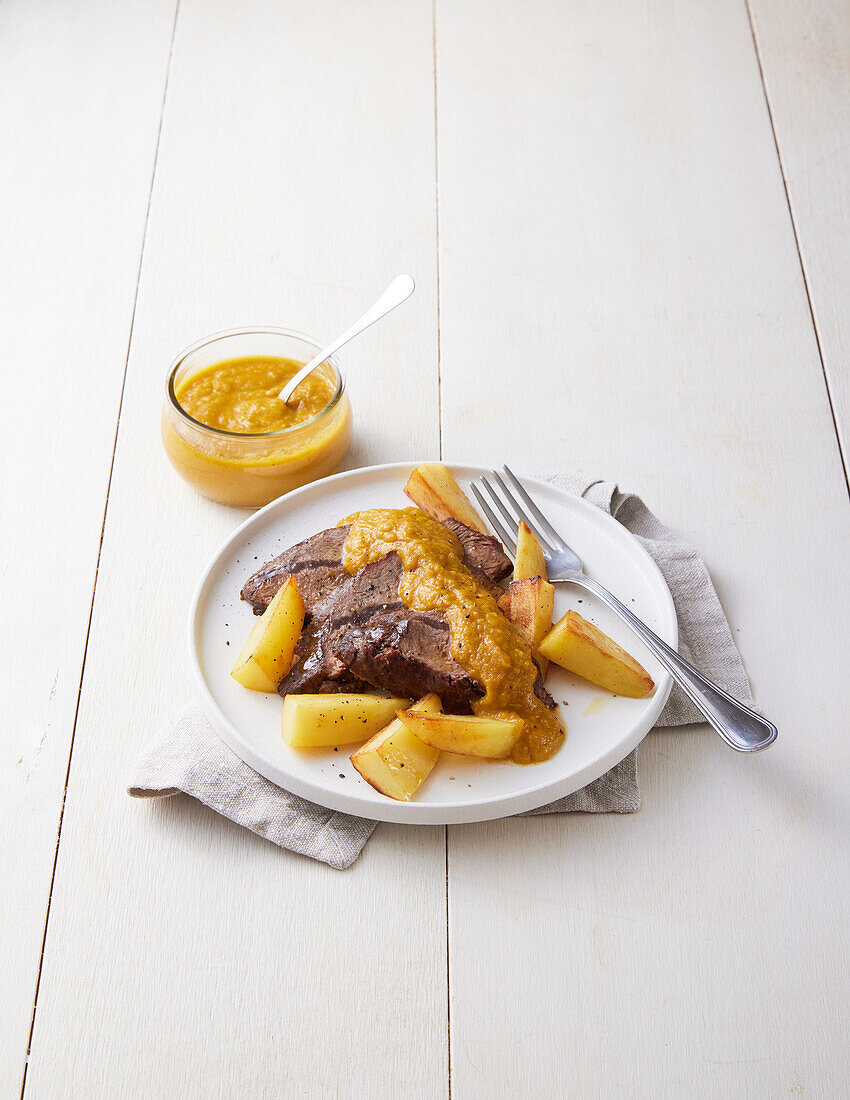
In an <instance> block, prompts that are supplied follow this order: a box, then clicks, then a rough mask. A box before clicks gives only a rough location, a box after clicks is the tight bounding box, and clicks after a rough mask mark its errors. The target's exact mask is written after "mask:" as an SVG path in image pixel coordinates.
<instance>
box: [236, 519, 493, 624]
mask: <svg viewBox="0 0 850 1100" xmlns="http://www.w3.org/2000/svg"><path fill="white" fill-rule="evenodd" d="M443 522H444V526H445V527H447V528H448V529H449V530H450V531H451V532H452V533H453V534H455V535H456V536H457V538H458V540H459V541H460V544H461V547H462V549H463V562H464V565H466V566H467V568H468V569H469V570H470V571H471V572H472V573H473V574H474V575H475V576H476V577H477V578H478V579H479V580H480V581H481V582H482V583H483V584H485V585H486V586H493V585H495V584H498V582H499V581H501V580H504V578H505V577H506V576H507V575H508V573H510V571H511V561H510V558H509V557H508V556H507V554H506V553H505V551H504V550H503V549H502V547H501V545H500V543H499V542H498V540H496V539H494V538H493V537H492V536H491V535H482V534H481V533H480V532H479V531H473V530H472V528H471V527H467V526H466V524H463V523H461V522H460V521H459V520H455V519H447V520H444V521H443ZM349 530H350V528H349V527H348V526H343V527H329V528H328V529H327V531H320V532H319V533H318V534H317V535H313V536H312V537H311V538H309V539H304V541H303V542H299V543H297V544H296V545H295V546H292V547H290V548H289V549H288V550H284V552H283V553H282V554H278V556H277V557H276V558H272V560H271V561H267V562H266V564H265V565H264V566H262V568H261V569H258V570H257V572H256V573H255V574H254V575H253V576H252V577H249V579H248V580H247V581H246V582H245V585H244V587H243V588H242V599H243V600H247V601H248V603H250V604H251V605H252V606H253V608H254V614H255V615H262V613H263V612H264V611H265V609H266V608H267V607H268V606H269V604H270V603H271V601H272V599H273V597H274V595H275V593H276V592H277V590H278V589H279V588H280V586H281V585H282V584H283V582H284V580H285V579H286V578H287V577H288V576H290V574H291V575H292V576H293V577H295V579H296V581H297V582H298V591H299V592H300V593H301V599H302V600H303V601H304V606H305V608H306V610H307V616H308V618H309V617H310V616H311V615H312V614H313V609H314V607H315V606H316V605H317V604H319V603H321V602H322V600H324V599H325V597H326V596H328V595H329V594H330V593H331V592H332V591H333V590H334V589H335V588H336V587H337V586H338V585H340V584H342V583H343V582H344V581H345V580H346V579H347V577H348V574H347V573H346V571H345V568H344V567H343V564H342V551H343V547H344V546H345V540H346V538H347V537H348V532H349Z"/></svg>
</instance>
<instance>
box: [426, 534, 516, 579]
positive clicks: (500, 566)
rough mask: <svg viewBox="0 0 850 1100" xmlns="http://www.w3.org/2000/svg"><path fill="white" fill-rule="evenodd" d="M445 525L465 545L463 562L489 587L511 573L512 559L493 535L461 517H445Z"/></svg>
mask: <svg viewBox="0 0 850 1100" xmlns="http://www.w3.org/2000/svg"><path fill="white" fill-rule="evenodd" d="M442 522H443V526H444V527H448V529H449V530H450V531H451V532H452V533H453V534H455V535H457V537H458V539H459V540H460V544H461V546H462V547H463V562H464V565H466V567H467V568H468V569H469V571H470V572H471V573H474V574H475V576H476V577H477V578H478V580H479V581H481V582H482V583H483V584H485V585H487V586H488V587H490V586H492V585H494V584H498V583H499V581H501V580H504V578H505V577H506V576H507V575H508V573H510V571H511V569H512V568H513V566H512V565H511V559H510V558H509V557H508V555H507V554H506V553H505V551H504V550H503V549H502V544H501V543H500V542H499V540H498V539H494V538H493V536H492V535H482V534H481V532H480V531H474V530H473V529H472V528H471V527H467V526H466V524H465V523H461V522H460V520H459V519H444V520H443V521H442Z"/></svg>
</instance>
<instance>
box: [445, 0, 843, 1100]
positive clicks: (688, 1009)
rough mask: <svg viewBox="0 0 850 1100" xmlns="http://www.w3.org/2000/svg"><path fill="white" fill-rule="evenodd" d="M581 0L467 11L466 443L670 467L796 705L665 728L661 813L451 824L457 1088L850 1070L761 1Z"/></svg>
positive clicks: (449, 375)
mask: <svg viewBox="0 0 850 1100" xmlns="http://www.w3.org/2000/svg"><path fill="white" fill-rule="evenodd" d="M557 12H558V6H557V5H555V4H552V5H543V4H540V5H533V6H532V7H531V9H529V7H525V8H523V11H522V15H521V17H520V16H519V15H518V17H517V18H515V19H510V18H509V17H508V16H507V14H506V13H505V12H503V13H502V17H501V18H492V17H491V15H490V13H491V6H490V5H488V4H486V3H481V4H473V3H468V4H464V5H462V6H446V7H445V8H442V7H441V8H440V14H439V20H438V47H439V49H438V66H439V67H438V87H439V100H438V117H439V120H440V127H439V150H438V151H439V163H440V193H439V197H440V207H439V209H440V244H441V251H440V284H441V288H442V300H441V328H442V337H443V339H442V355H441V360H442V374H443V405H442V417H443V443H444V448H445V451H446V453H447V454H450V455H460V456H465V455H473V454H474V455H476V456H477V457H476V461H479V462H481V463H487V462H493V463H497V462H501V461H508V462H512V463H514V464H516V466H517V467H521V468H523V469H526V470H529V471H531V472H540V471H542V472H555V471H558V470H572V469H575V468H576V467H579V468H581V469H583V470H584V471H585V472H586V473H587V474H589V475H595V476H604V477H608V478H612V479H615V480H618V481H619V482H620V483H621V484H622V486H623V487H624V488H630V489H633V490H636V491H639V492H641V493H642V494H644V495H645V497H646V499H647V500H648V501H650V502H651V504H652V506H653V507H654V508H656V509H657V510H658V512H659V514H660V515H661V516H662V517H663V518H664V519H665V520H667V521H668V522H670V523H671V524H673V525H675V526H676V527H678V528H679V529H681V530H683V531H684V532H686V533H687V534H688V535H690V536H692V537H693V539H694V540H695V541H696V542H697V543H698V544H699V545H700V546H701V547H702V548H703V550H704V553H705V557H706V559H707V561H708V562H709V564H710V566H711V568H712V571H713V574H714V576H715V577H716V578H717V581H718V584H719V588H720V592H721V595H722V597H723V599H724V602H725V605H726V607H727V609H728V612H729V613H730V615H731V618H732V622H733V624H734V625H735V627H737V628H738V630H739V631H740V632H739V633H737V634H736V638H737V639H739V640H740V646H741V649H742V652H743V656H744V659H745V662H746V665H747V668H748V671H749V673H750V675H751V677H752V681H753V684H754V688H755V691H756V694H757V697H758V699H759V701H760V703H761V704H762V706H763V707H764V708H765V711H766V712H767V713H768V714H771V715H773V716H774V717H775V719H776V721H777V722H778V724H779V726H780V731H781V732H780V740H779V742H778V743H777V745H776V746H775V747H774V748H772V749H771V750H770V751H769V752H767V753H765V754H764V755H762V756H758V757H755V758H752V759H745V758H741V757H739V756H736V755H734V754H732V753H730V752H729V751H728V749H726V748H725V747H724V746H723V744H722V743H721V742H720V740H719V739H718V738H717V737H716V736H715V735H713V734H712V733H711V732H710V731H708V730H707V729H705V728H701V729H698V730H691V731H687V732H685V731H681V732H680V731H672V732H665V733H663V734H660V735H659V734H655V735H652V736H651V737H650V738H649V739H648V742H647V743H646V748H645V749H644V750H643V751H642V755H641V769H640V770H641V782H642V787H643V798H644V805H643V809H642V812H641V813H640V814H639V815H638V816H637V817H635V818H619V819H618V818H614V817H598V818H596V817H583V818H582V817H575V818H571V819H570V820H568V821H564V820H559V819H553V818H535V819H534V820H533V821H528V820H508V821H503V822H499V823H495V824H491V825H483V826H475V827H473V826H469V827H465V828H453V829H452V830H450V842H449V871H450V873H449V918H450V922H449V939H450V944H451V956H450V984H451V1025H452V1027H451V1035H452V1066H453V1085H454V1090H453V1096H456V1097H457V1096H460V1097H472V1096H474V1097H479V1096H481V1097H483V1096H494V1095H497V1096H520V1095H523V1096H525V1095H527V1096H558V1095H569V1096H669V1097H682V1096H705V1097H729V1098H730V1100H732V1098H737V1097H741V1096H754V1097H756V1096H778V1095H783V1094H787V1093H789V1092H792V1093H793V1092H795V1091H796V1092H801V1091H802V1090H803V1089H805V1092H806V1093H807V1094H809V1093H813V1094H815V1095H818V1096H837V1095H840V1094H841V1093H842V1092H843V1090H844V1087H846V1081H847V1069H848V1066H847V1059H846V1033H845V1028H846V988H847V986H846V979H847V976H848V961H847V955H846V939H845V936H846V927H847V920H848V915H849V914H848V909H850V896H848V889H847V867H848V863H847V857H848V836H850V813H848V806H847V802H846V798H845V797H844V794H843V792H844V791H845V790H846V788H847V782H848V778H850V775H849V774H848V772H850V768H848V756H847V753H846V751H845V748H846V736H847V729H846V725H847V721H846V716H847V713H848V705H850V698H848V691H847V684H846V676H845V674H844V670H845V668H846V662H847V654H846V646H845V645H844V644H843V643H841V642H839V641H838V633H837V631H838V632H840V628H839V627H838V624H839V623H841V622H843V621H844V619H845V618H846V616H847V614H848V613H850V599H848V586H847V572H846V562H847V550H846V547H847V544H848V538H850V523H848V519H850V516H848V508H847V497H846V490H845V485H844V478H843V473H842V469H841V465H840V461H839V456H838V453H837V448H836V443H835V436H834V434H833V430H832V424H831V419H830V415H829V409H828V404H827V400H826V392H825V388H824V383H823V377H822V374H821V369H820V364H819V360H818V354H817V347H816V342H815V339H814V335H813V332H812V327H811V323H810V319H809V317H808V307H807V302H806V296H805V290H804V286H803V283H802V279H801V275H800V269H799V264H798V262H797V255H796V248H795V244H794V237H793V232H792V227H791V225H790V222H789V219H788V216H787V207H786V203H785V196H784V191H783V185H782V177H781V174H780V171H779V166H778V163H777V160H776V155H775V150H774V147H773V140H772V135H771V131H770V125H769V120H768V117H767V111H766V108H765V102H764V96H763V92H762V87H761V82H760V77H759V71H758V66H757V63H756V58H755V55H754V52H753V49H752V41H751V40H749V41H748V39H749V28H748V23H747V16H746V11H745V9H744V8H743V7H742V6H741V5H739V4H736V3H718V4H712V5H706V6H704V7H703V8H702V9H697V8H696V7H695V6H694V5H688V6H687V11H685V10H684V9H681V8H675V7H673V6H671V5H656V6H648V7H647V6H644V5H634V6H624V5H622V4H616V3H614V4H596V5H593V6H592V7H588V8H586V9H584V11H583V13H582V12H581V11H579V10H577V9H576V8H572V9H571V17H570V18H569V19H568V20H567V19H561V20H559V19H558V15H557ZM588 59H592V60H591V61H589V60H588ZM721 72H723V73H725V74H727V77H726V78H725V79H722V80H718V79H716V76H717V74H720V73H721ZM529 73H533V76H532V77H529V76H528V74H529ZM706 89H711V94H710V96H708V95H707V94H706ZM505 135H507V137H508V140H505ZM494 242H498V244H497V246H496V245H495V244H494ZM496 255H497V256H498V262H494V260H495V259H496ZM471 287H474V288H475V293H476V296H477V299H478V302H479V305H478V308H477V309H476V310H474V311H470V310H468V309H467V308H466V296H467V293H468V288H471ZM514 369H516V381H515V382H514V384H513V387H512V388H511V390H510V393H509V395H505V393H504V392H503V391H502V390H501V389H495V390H494V389H493V388H492V387H491V386H490V384H489V383H490V380H491V379H492V378H493V377H494V375H495V377H496V378H498V379H499V380H500V381H504V382H507V381H508V379H509V377H510V374H511V372H512V371H513V370H514ZM795 633H799V636H800V637H799V641H795V639H794V637H793V635H794V634H795ZM842 861H843V862H842ZM842 941H843V942H842ZM485 984H486V988H487V996H486V997H482V996H481V988H482V985H485ZM838 1051H842V1053H841V1054H840V1055H839V1054H838V1053H837V1052H838ZM561 1090H563V1091H561Z"/></svg>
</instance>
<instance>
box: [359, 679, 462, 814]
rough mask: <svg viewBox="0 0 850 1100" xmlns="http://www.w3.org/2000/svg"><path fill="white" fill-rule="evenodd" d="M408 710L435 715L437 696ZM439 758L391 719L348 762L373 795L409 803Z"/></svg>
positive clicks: (429, 696) (437, 707)
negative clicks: (376, 793)
mask: <svg viewBox="0 0 850 1100" xmlns="http://www.w3.org/2000/svg"><path fill="white" fill-rule="evenodd" d="M410 710H411V711H412V712H415V713H416V714H423V713H424V714H433V713H436V712H439V711H440V710H441V703H440V699H439V696H437V695H433V694H431V695H426V696H425V697H424V698H423V699H420V700H419V702H418V703H414V705H413V706H412V707H411V708H410ZM439 756H440V750H439V749H435V748H432V747H431V746H430V745H426V744H425V742H424V741H421V740H420V739H419V738H418V737H417V736H416V734H415V733H411V732H410V730H409V729H408V728H407V726H405V725H404V723H403V722H401V721H400V720H399V719H398V718H395V719H394V720H393V721H392V722H390V724H389V725H388V726H386V727H385V728H384V729H382V730H380V731H379V732H378V733H376V734H375V736H374V737H372V738H371V739H370V740H369V741H367V742H366V744H365V745H361V746H360V748H359V749H355V751H354V752H353V753H352V754H351V757H350V760H351V763H352V764H353V765H354V767H355V768H356V769H357V771H358V772H360V774H361V775H362V776H363V778H364V779H365V780H366V782H367V783H369V784H371V786H373V787H374V788H375V790H376V791H380V792H381V794H385V795H387V797H388V798H394V799H396V801H397V802H409V801H410V799H411V798H412V797H413V795H415V794H416V792H417V791H418V790H419V788H420V787H421V785H422V784H423V782H424V781H425V780H426V779H427V778H428V776H429V775H430V774H431V770H432V769H433V767H434V765H435V764H436V763H437V760H438V759H439Z"/></svg>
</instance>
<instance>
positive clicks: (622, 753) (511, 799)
mask: <svg viewBox="0 0 850 1100" xmlns="http://www.w3.org/2000/svg"><path fill="white" fill-rule="evenodd" d="M428 461H433V460H428ZM443 464H444V465H446V466H448V468H449V469H452V468H456V467H462V468H464V469H474V470H479V471H481V472H484V473H486V472H487V470H486V468H485V467H480V466H473V465H471V464H470V463H464V462H456V463H452V462H444V463H443ZM418 465H421V463H420V462H413V461H407V462H385V463H380V464H378V465H374V466H360V467H357V468H355V469H353V470H343V471H340V472H338V473H336V474H331V475H329V476H328V477H325V478H320V479H319V480H318V481H313V482H309V483H308V484H307V485H302V486H300V487H299V488H298V489H293V490H292V491H291V492H289V493H286V494H284V495H283V496H280V497H276V498H275V499H274V500H272V501H270V502H269V503H268V504H266V505H264V506H263V507H262V508H259V509H257V510H256V511H255V512H252V513H251V515H250V516H247V517H246V518H245V519H244V520H243V521H242V523H240V524H239V525H238V526H237V527H236V528H235V529H234V530H233V531H232V532H231V533H230V535H229V536H228V537H227V538H226V539H225V540H224V541H223V542H222V543H221V544H220V545H219V547H218V549H217V550H216V552H215V554H214V555H213V556H212V558H211V559H210V560H209V561H208V563H207V565H206V567H205V568H204V569H203V571H202V573H201V575H200V578H199V580H198V582H197V584H196V585H195V590H194V592H193V595H192V600H191V603H190V606H189V617H188V639H187V640H188V644H189V660H190V665H191V667H192V672H193V675H194V678H195V684H196V687H197V689H198V691H199V693H200V702H201V708H202V710H203V712H204V715H205V717H206V718H207V720H208V721H209V722H210V724H211V725H212V727H213V729H214V731H215V733H216V734H217V736H218V737H219V738H220V739H221V740H222V741H223V742H224V744H225V745H226V746H227V747H228V748H229V749H230V750H231V751H232V752H234V753H235V754H236V755H237V756H238V757H239V758H240V759H241V760H242V761H243V762H244V763H246V764H247V765H248V766H249V767H250V768H253V770H254V771H256V772H257V773H258V774H259V775H261V776H262V777H263V778H264V779H266V780H268V781H269V782H270V783H273V784H274V785H275V786H276V787H280V788H281V789H282V790H285V791H287V792H288V793H290V794H294V795H296V796H297V797H299V798H304V799H305V800H306V801H308V802H312V803H314V804H316V805H320V806H322V807H323V808H325V809H329V810H332V811H334V812H336V813H344V814H348V815H350V816H352V817H358V818H362V819H364V820H372V821H389V822H394V823H396V824H403V825H456V824H466V823H473V822H476V821H493V820H498V819H499V818H503V817H513V816H515V815H516V814H522V813H526V812H527V811H529V810H534V809H539V808H540V807H541V806H545V805H547V804H548V803H550V802H554V801H557V800H558V799H560V798H564V797H566V796H567V795H569V794H573V793H574V792H575V791H578V790H581V788H582V787H585V786H587V784H588V783H592V782H593V781H594V780H595V779H598V778H599V777H600V776H602V775H604V774H605V772H607V771H609V770H610V769H611V768H613V767H614V766H615V765H616V764H618V763H620V762H621V761H622V760H624V759H625V758H626V757H627V756H628V755H629V753H630V752H632V750H633V749H635V748H636V747H637V746H638V745H639V744H640V742H641V741H642V740H643V738H644V737H645V736H646V734H647V733H648V732H649V731H650V730H651V729H652V727H653V726H654V725H655V723H656V721H657V720H658V716H659V715H660V714H661V711H662V710H663V709H664V705H665V704H666V702H667V699H668V697H669V695H670V691H671V689H672V686H673V680H672V677H671V676H670V674H669V672H667V671H666V670H664V671H663V673H662V676H663V680H662V682H660V683H659V684H658V685H657V689H656V694H655V699H654V702H653V705H652V707H650V709H649V710H648V711H647V713H646V714H645V715H644V716H643V717H642V718H641V719H640V720H639V721H638V722H636V723H635V725H634V727H633V728H632V730H631V731H630V733H629V734H628V735H627V737H626V738H625V739H624V740H623V741H621V742H619V743H618V744H617V746H616V747H615V748H613V749H608V750H606V751H604V752H602V753H600V754H599V756H597V757H594V758H593V760H591V761H590V762H589V763H588V764H586V765H585V766H584V767H583V768H581V769H580V770H579V771H578V772H573V773H572V774H571V775H570V776H569V777H566V778H564V779H562V780H560V781H555V782H551V781H550V782H548V783H547V782H544V783H541V784H539V785H538V786H536V787H532V788H531V789H530V790H526V791H523V792H521V793H519V794H511V795H507V796H505V797H504V798H499V799H494V798H493V797H492V796H490V797H485V798H481V799H470V801H469V802H463V803H417V802H416V801H415V800H412V801H410V802H396V801H394V800H393V799H390V798H388V799H387V803H388V805H387V806H384V804H383V803H376V804H374V809H373V808H372V804H370V806H369V808H368V809H366V808H362V809H361V808H358V807H353V806H352V805H351V802H352V801H353V800H356V798H357V796H356V795H352V794H348V793H346V792H340V793H339V794H336V795H335V794H332V793H331V790H326V789H325V788H324V787H319V786H317V785H315V784H313V783H312V782H311V781H310V780H307V779H302V778H299V777H298V776H291V775H287V776H286V777H285V778H286V782H285V783H284V782H281V779H280V776H279V774H278V773H277V771H276V769H275V768H274V767H272V766H269V764H268V763H267V761H266V760H265V759H264V758H263V757H262V756H261V754H260V753H259V752H257V751H255V750H254V748H253V746H252V745H251V743H250V742H249V741H247V740H246V739H245V738H244V737H243V736H242V735H241V734H240V733H239V731H238V729H236V727H235V726H233V724H232V723H231V722H230V721H229V720H228V718H227V717H226V716H225V715H224V713H223V712H222V711H221V710H220V708H219V707H218V704H217V703H216V702H215V699H214V698H213V696H212V694H211V692H210V689H209V687H208V686H207V683H206V679H205V676H204V673H203V669H202V666H201V661H200V657H199V653H198V644H197V632H198V629H199V621H198V616H199V610H200V605H201V600H202V598H203V595H204V592H205V589H206V586H207V584H208V583H209V581H210V578H211V576H212V574H213V572H214V570H215V569H216V567H217V566H218V564H219V562H220V560H221V558H223V557H224V556H225V555H226V554H227V552H228V551H229V550H230V548H231V547H232V545H233V544H234V543H236V542H237V541H238V540H239V539H240V537H241V535H242V533H243V531H245V530H246V528H249V527H251V526H253V525H254V524H256V523H257V521H258V520H260V519H261V518H262V517H263V516H265V515H266V513H267V512H269V511H270V510H271V509H273V508H276V507H277V506H279V505H280V503H281V501H283V500H285V501H287V502H291V501H293V500H297V498H298V497H299V496H300V495H301V494H306V493H307V492H308V491H315V489H316V487H318V486H328V485H330V484H331V483H334V482H339V481H344V480H345V479H347V478H351V477H353V476H355V475H360V476H362V475H364V474H366V475H369V474H372V475H374V474H386V473H391V472H393V471H396V470H407V471H410V470H412V469H415V467H416V466H418ZM518 476H519V477H520V479H521V481H522V482H523V483H524V484H528V485H529V486H532V487H533V486H534V485H538V486H540V487H541V488H544V489H547V490H549V489H555V490H556V491H557V492H560V493H563V494H564V495H565V496H567V497H570V498H571V499H572V500H573V501H574V502H576V503H577V504H578V505H579V507H580V508H585V509H589V510H590V511H589V513H588V514H592V515H593V516H594V518H595V519H596V520H602V521H603V526H605V525H606V524H614V525H615V526H616V528H617V529H618V531H619V533H621V534H625V535H626V536H627V539H628V540H629V541H630V542H631V544H632V549H633V550H634V551H635V553H636V554H637V556H638V557H640V558H642V559H643V560H644V562H645V564H647V565H648V566H649V570H650V572H652V573H654V574H655V576H656V578H657V580H659V581H660V591H661V593H662V595H663V596H664V598H665V603H666V607H665V609H664V610H665V611H666V613H667V616H668V622H666V623H662V624H660V628H661V629H662V630H664V629H665V628H668V629H669V630H670V637H669V638H667V639H665V640H667V641H668V644H670V645H672V647H673V648H674V649H677V648H678V634H679V631H678V618H677V615H676V607H675V604H674V602H673V597H672V595H671V593H670V589H669V587H668V585H667V582H666V580H665V578H664V574H663V573H662V572H661V570H660V568H659V567H658V564H657V562H656V561H655V560H654V559H653V557H652V556H651V554H649V552H648V551H647V550H646V549H645V548H644V547H643V546H642V545H641V544H640V542H639V541H638V539H637V538H636V537H635V535H634V534H633V533H632V532H631V531H629V529H628V528H627V527H624V526H623V524H621V523H619V522H618V521H617V520H616V519H615V518H614V517H613V516H612V515H610V514H608V513H607V512H603V511H602V510H601V509H600V508H597V507H596V506H595V505H593V504H591V503H590V502H589V501H587V500H585V499H584V498H583V497H580V496H576V495H575V494H574V493H570V492H569V490H567V489H564V488H562V487H561V486H559V485H558V484H557V483H555V482H554V481H541V480H540V479H539V478H530V477H526V476H524V475H518ZM662 636H663V635H662ZM271 772H274V773H275V774H270V773H271Z"/></svg>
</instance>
